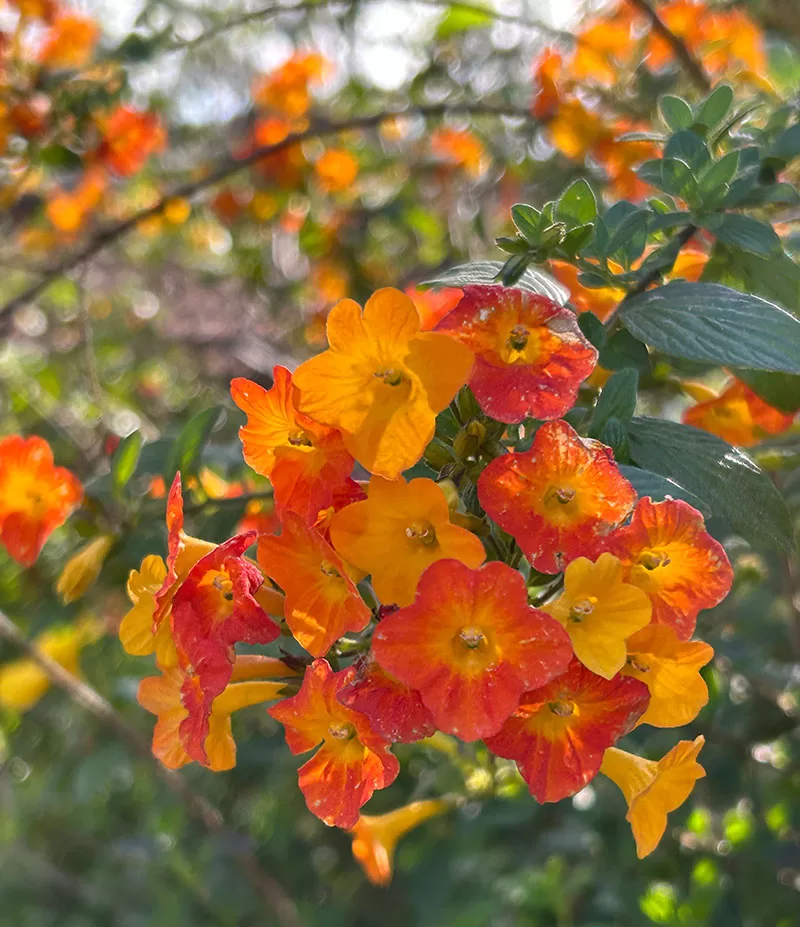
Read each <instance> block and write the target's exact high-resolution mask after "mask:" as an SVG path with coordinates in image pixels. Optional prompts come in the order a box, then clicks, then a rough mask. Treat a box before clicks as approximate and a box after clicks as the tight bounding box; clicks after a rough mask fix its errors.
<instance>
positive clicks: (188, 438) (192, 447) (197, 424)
mask: <svg viewBox="0 0 800 927" xmlns="http://www.w3.org/2000/svg"><path fill="white" fill-rule="evenodd" d="M221 411H222V406H213V407H212V408H210V409H205V410H204V411H203V412H199V413H198V414H197V415H195V416H194V417H193V418H191V419H189V421H188V422H187V423H186V424H185V425H184V426H183V428H182V429H181V432H180V434H179V435H178V437H177V438H176V439H175V443H174V444H173V445H172V448H171V449H170V452H169V456H168V457H167V466H166V470H165V473H164V478H165V479H166V481H167V483H168V484H169V483H170V482H171V481H172V478H173V476H174V475H175V473H176V472H178V471H179V470H180V472H181V475H182V476H183V478H184V479H186V477H187V476H189V475H191V474H193V473H194V472H195V471H196V469H197V464H198V462H199V460H200V456H201V455H202V453H203V448H204V447H205V446H206V444H207V443H208V439H209V438H210V437H211V432H212V430H213V428H214V425H216V423H217V419H218V418H219V415H220V412H221Z"/></svg>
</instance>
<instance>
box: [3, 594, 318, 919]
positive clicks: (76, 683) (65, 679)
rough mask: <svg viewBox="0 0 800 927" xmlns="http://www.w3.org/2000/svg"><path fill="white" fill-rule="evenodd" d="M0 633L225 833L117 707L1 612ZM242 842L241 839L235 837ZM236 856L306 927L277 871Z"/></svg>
mask: <svg viewBox="0 0 800 927" xmlns="http://www.w3.org/2000/svg"><path fill="white" fill-rule="evenodd" d="M0 638H3V639H4V640H6V641H8V642H9V643H10V644H12V645H14V646H15V647H17V648H18V649H19V650H21V651H22V652H23V653H24V654H25V655H26V656H27V657H28V658H29V659H30V660H32V661H33V662H34V663H36V665H37V666H38V667H39V668H40V669H41V670H42V671H43V672H44V674H45V675H46V676H47V678H48V679H49V680H50V682H51V683H52V684H53V685H54V686H58V688H60V689H63V691H64V692H66V693H67V695H69V697H70V698H71V699H72V701H73V702H75V704H76V705H80V706H81V708H83V709H85V710H86V711H88V712H89V714H91V715H93V716H94V717H95V718H97V719H98V721H101V722H102V723H103V724H106V725H108V727H110V728H111V729H112V730H113V731H114V733H115V734H116V735H117V736H118V737H119V738H120V739H121V740H123V741H125V742H126V743H127V744H128V745H129V746H130V747H131V748H132V749H133V750H134V752H136V753H137V754H139V755H140V756H141V757H142V758H143V759H144V760H146V761H148V762H149V763H151V765H152V767H153V771H154V772H155V774H156V775H157V776H158V778H159V779H161V781H162V782H164V784H165V785H166V786H167V787H168V788H169V789H170V790H171V791H172V792H173V793H174V794H175V795H176V796H177V797H178V798H179V799H180V800H181V801H182V802H183V803H184V805H186V808H187V809H188V810H189V811H190V812H191V814H192V815H193V816H194V817H195V818H197V820H198V821H199V822H200V823H201V824H202V825H203V826H204V827H205V828H206V830H208V832H209V833H211V834H215V835H221V834H226V833H228V832H229V829H228V828H227V827H226V825H225V821H224V819H223V816H222V813H221V812H220V811H219V810H218V809H217V808H215V807H214V806H213V805H212V804H210V803H209V802H208V801H207V800H206V799H205V798H204V797H203V796H202V795H198V794H197V793H196V792H194V791H193V790H192V789H191V788H190V787H189V786H188V785H187V784H186V781H185V780H184V778H183V777H182V776H181V775H180V774H179V773H177V772H175V771H174V770H171V769H167V767H166V766H163V765H162V764H161V763H160V762H159V761H158V760H157V759H156V758H155V757H154V756H153V754H152V752H151V750H150V744H149V743H148V741H147V739H146V738H144V737H142V735H141V734H140V733H139V732H138V731H137V730H136V729H135V728H133V727H131V726H130V725H129V724H128V722H127V721H126V720H125V719H124V718H123V717H122V715H120V714H119V712H117V711H116V709H115V708H114V707H113V706H112V705H111V704H110V703H109V702H108V701H106V699H104V698H103V696H102V695H100V693H99V692H98V691H97V690H96V689H93V688H92V687H91V686H90V685H89V684H88V683H86V682H84V681H83V680H81V679H77V678H76V677H75V676H73V675H72V674H71V673H68V672H67V671H66V670H65V669H64V668H63V667H62V666H60V665H59V664H58V663H56V662H55V660H52V659H51V658H50V657H48V656H47V655H46V654H44V653H42V651H41V650H39V649H38V647H36V646H35V645H34V644H33V643H31V641H29V640H28V638H26V637H25V635H24V634H23V633H22V632H21V631H20V629H19V628H18V627H17V626H16V624H14V622H13V621H12V620H11V619H10V618H9V617H8V616H7V615H5V614H3V612H1V611H0ZM232 843H234V845H238V844H239V841H232ZM235 855H236V858H237V860H238V862H239V864H240V865H241V867H242V869H243V870H244V872H245V874H246V875H247V877H248V879H249V880H250V883H251V885H252V886H253V888H254V890H255V891H256V892H257V894H258V895H259V897H260V898H261V899H262V901H263V902H264V903H265V904H266V905H267V906H269V907H270V908H271V909H272V910H273V911H274V912H275V915H276V917H277V918H278V921H279V922H280V924H281V925H282V927H304V923H303V921H302V920H301V918H300V915H299V914H298V911H297V907H296V906H295V903H294V901H292V899H291V898H290V897H289V895H288V894H287V893H286V891H285V890H284V889H283V887H282V886H281V885H280V883H279V882H278V881H277V880H276V879H275V877H274V876H272V875H270V874H269V873H268V872H265V871H264V869H263V868H262V866H261V864H260V863H259V861H258V859H257V858H256V856H255V854H254V853H253V852H252V851H250V850H238V851H236V853H235Z"/></svg>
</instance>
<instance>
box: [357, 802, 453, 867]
mask: <svg viewBox="0 0 800 927" xmlns="http://www.w3.org/2000/svg"><path fill="white" fill-rule="evenodd" d="M449 807H450V805H449V803H448V802H446V801H444V800H442V799H439V800H436V799H429V800H428V801H414V802H411V804H410V805H405V806H404V807H402V808H397V809H396V810H394V811H389V812H388V813H387V814H380V815H377V816H373V815H366V814H362V815H361V816H360V817H359V819H358V823H357V824H356V826H355V827H354V828H353V829H352V834H353V856H355V858H356V859H357V860H358V861H359V863H361V866H362V868H363V870H364V872H365V873H366V875H367V878H368V879H369V880H370V882H372V883H373V884H375V885H388V884H389V883H390V882H391V881H392V863H393V861H394V851H395V847H396V846H397V843H398V841H399V840H400V838H401V837H403V836H404V835H405V834H407V833H408V832H409V831H410V830H413V829H414V828H415V827H419V825H420V824H422V823H423V822H424V821H427V820H428V819H429V818H432V817H435V816H436V815H438V814H444V812H445V811H447V809H448V808H449Z"/></svg>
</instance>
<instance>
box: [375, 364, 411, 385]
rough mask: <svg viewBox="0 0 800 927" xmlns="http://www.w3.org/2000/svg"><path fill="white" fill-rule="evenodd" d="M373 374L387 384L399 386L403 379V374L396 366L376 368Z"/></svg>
mask: <svg viewBox="0 0 800 927" xmlns="http://www.w3.org/2000/svg"><path fill="white" fill-rule="evenodd" d="M375 376H376V377H377V378H378V379H379V380H383V382H384V383H385V384H386V385H387V386H400V384H401V383H402V382H403V381H404V380H405V378H406V377H405V374H404V373H403V371H402V370H398V369H397V368H396V367H387V368H385V369H384V370H376V371H375Z"/></svg>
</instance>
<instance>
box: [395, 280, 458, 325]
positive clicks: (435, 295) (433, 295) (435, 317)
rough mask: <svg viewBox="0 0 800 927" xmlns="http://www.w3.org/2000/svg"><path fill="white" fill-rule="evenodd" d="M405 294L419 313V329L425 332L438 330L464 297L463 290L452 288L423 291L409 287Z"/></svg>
mask: <svg viewBox="0 0 800 927" xmlns="http://www.w3.org/2000/svg"><path fill="white" fill-rule="evenodd" d="M405 293H406V296H408V298H409V299H410V300H411V301H412V302H413V303H414V306H415V307H416V310H417V312H418V313H419V327H420V330H421V331H423V332H429V331H432V330H433V329H434V328H436V326H437V325H438V324H439V322H441V321H442V319H443V318H444V317H445V316H446V315H447V313H448V312H452V310H453V309H455V308H456V306H457V305H458V304H459V302H460V301H461V297H462V296H463V295H464V291H463V290H459V289H458V287H452V286H446V287H442V288H441V289H440V290H421V289H419V287H416V286H407V287H406V289H405Z"/></svg>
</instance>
